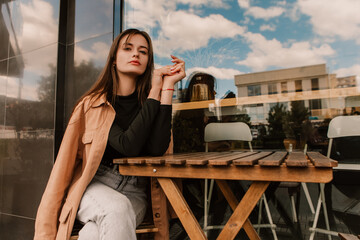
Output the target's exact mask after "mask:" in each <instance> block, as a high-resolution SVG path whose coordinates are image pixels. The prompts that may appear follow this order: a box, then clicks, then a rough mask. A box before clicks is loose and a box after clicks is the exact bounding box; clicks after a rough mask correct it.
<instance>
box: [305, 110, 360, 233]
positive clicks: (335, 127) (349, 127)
mask: <svg viewBox="0 0 360 240" xmlns="http://www.w3.org/2000/svg"><path fill="white" fill-rule="evenodd" d="M327 136H328V138H329V146H328V151H327V157H330V154H331V148H332V144H333V139H334V138H340V137H351V136H360V116H338V117H335V118H333V119H332V120H331V121H330V123H329V128H328V132H327ZM355 168H359V164H344V163H339V164H338V166H337V167H335V168H334V169H335V170H336V169H339V170H340V169H341V170H354V169H355ZM324 188H325V184H323V183H321V184H320V195H319V200H318V203H317V207H316V212H315V217H314V223H313V226H312V228H310V231H311V234H310V240H312V239H314V236H315V233H316V232H319V233H324V234H327V235H328V238H329V240H331V236H338V232H335V231H331V230H330V224H329V218H328V212H327V208H326V202H325V191H324ZM321 206H322V207H323V213H324V218H325V225H326V229H320V228H317V222H318V220H319V214H320V208H321Z"/></svg>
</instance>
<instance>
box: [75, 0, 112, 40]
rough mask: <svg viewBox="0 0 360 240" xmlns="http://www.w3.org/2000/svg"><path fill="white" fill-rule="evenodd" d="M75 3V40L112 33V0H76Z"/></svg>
mask: <svg viewBox="0 0 360 240" xmlns="http://www.w3.org/2000/svg"><path fill="white" fill-rule="evenodd" d="M75 5H76V6H75V42H79V41H82V40H85V39H89V38H92V37H97V36H100V35H104V34H109V33H111V34H112V31H113V1H111V0H103V1H98V0H77V1H76V4H75Z"/></svg>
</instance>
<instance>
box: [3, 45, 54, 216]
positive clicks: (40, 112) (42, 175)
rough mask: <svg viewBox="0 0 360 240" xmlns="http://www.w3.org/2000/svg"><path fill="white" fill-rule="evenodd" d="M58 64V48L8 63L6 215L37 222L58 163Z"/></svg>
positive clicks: (4, 139) (5, 155)
mask: <svg viewBox="0 0 360 240" xmlns="http://www.w3.org/2000/svg"><path fill="white" fill-rule="evenodd" d="M19 59H24V61H23V62H22V61H19ZM56 59H57V44H53V45H50V46H47V47H44V48H40V49H38V50H36V51H32V52H30V53H27V54H24V55H19V56H17V57H13V58H10V59H9V75H8V77H7V78H6V86H7V87H6V106H5V116H6V117H5V129H6V134H4V135H3V136H2V138H1V139H0V142H1V144H5V145H6V151H5V152H3V154H4V156H3V160H4V161H3V162H2V164H3V175H2V178H3V184H4V185H3V186H4V191H5V192H6V193H7V194H5V196H6V197H4V199H3V210H4V212H7V213H12V214H16V215H20V216H26V217H31V218H33V217H35V214H36V209H37V205H38V203H39V201H40V197H41V194H42V191H43V189H44V187H45V184H46V181H47V177H48V174H49V172H50V169H51V167H52V164H53V138H54V99H55V81H56V67H55V63H56ZM19 63H20V64H19ZM21 63H25V64H24V65H21ZM17 69H20V70H21V71H20V70H17ZM16 72H21V74H18V75H16V74H13V73H16ZM30 191H31V192H30Z"/></svg>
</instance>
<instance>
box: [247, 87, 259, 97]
mask: <svg viewBox="0 0 360 240" xmlns="http://www.w3.org/2000/svg"><path fill="white" fill-rule="evenodd" d="M247 88H248V96H249V97H252V96H259V95H261V87H260V85H253V86H248V87H247Z"/></svg>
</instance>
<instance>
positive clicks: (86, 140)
mask: <svg viewBox="0 0 360 240" xmlns="http://www.w3.org/2000/svg"><path fill="white" fill-rule="evenodd" d="M93 136H94V132H85V133H84V135H83V136H82V139H81V140H82V142H83V144H89V143H92V141H93Z"/></svg>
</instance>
